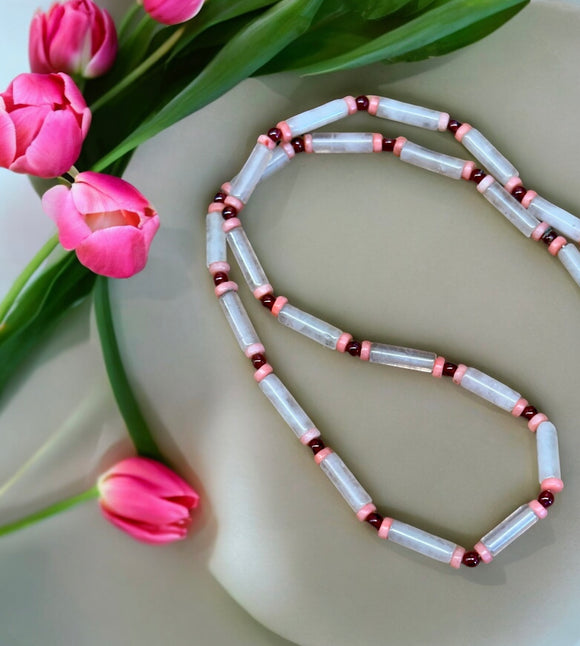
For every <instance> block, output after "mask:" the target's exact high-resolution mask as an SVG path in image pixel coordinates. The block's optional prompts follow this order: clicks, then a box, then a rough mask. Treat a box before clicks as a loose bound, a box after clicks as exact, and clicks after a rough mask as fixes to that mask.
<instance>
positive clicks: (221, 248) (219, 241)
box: [205, 212, 228, 267]
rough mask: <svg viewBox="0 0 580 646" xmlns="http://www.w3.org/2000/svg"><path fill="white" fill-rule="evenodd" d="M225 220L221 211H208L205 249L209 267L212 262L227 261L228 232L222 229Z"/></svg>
mask: <svg viewBox="0 0 580 646" xmlns="http://www.w3.org/2000/svg"><path fill="white" fill-rule="evenodd" d="M223 222H224V220H223V218H222V214H221V213H217V212H213V213H208V214H207V215H206V217H205V249H206V262H207V266H208V267H209V266H210V265H211V264H212V262H225V261H226V260H227V257H228V255H227V250H226V234H225V233H224V231H223V229H222V224H223Z"/></svg>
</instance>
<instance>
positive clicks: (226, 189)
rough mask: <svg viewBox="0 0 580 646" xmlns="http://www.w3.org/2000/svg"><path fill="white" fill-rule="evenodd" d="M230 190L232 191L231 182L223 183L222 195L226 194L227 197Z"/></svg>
mask: <svg viewBox="0 0 580 646" xmlns="http://www.w3.org/2000/svg"><path fill="white" fill-rule="evenodd" d="M231 190H232V183H231V182H224V183H223V184H222V191H223V192H224V193H227V195H229V194H230V191H231Z"/></svg>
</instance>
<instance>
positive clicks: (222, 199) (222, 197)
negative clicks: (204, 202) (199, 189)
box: [213, 191, 227, 202]
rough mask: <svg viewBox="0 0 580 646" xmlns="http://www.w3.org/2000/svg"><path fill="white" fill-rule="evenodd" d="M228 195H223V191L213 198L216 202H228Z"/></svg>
mask: <svg viewBox="0 0 580 646" xmlns="http://www.w3.org/2000/svg"><path fill="white" fill-rule="evenodd" d="M226 197H227V195H226V194H225V193H222V192H221V191H220V192H219V193H216V194H215V195H214V197H213V201H214V202H225V201H226Z"/></svg>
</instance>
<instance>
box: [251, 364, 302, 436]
mask: <svg viewBox="0 0 580 646" xmlns="http://www.w3.org/2000/svg"><path fill="white" fill-rule="evenodd" d="M258 386H259V388H260V390H261V391H262V392H263V393H264V395H266V397H267V398H268V399H269V400H270V403H271V404H272V406H274V408H275V409H276V410H277V411H278V413H279V414H280V417H281V418H282V419H283V420H284V421H285V422H286V424H288V426H289V427H290V428H291V429H292V431H293V432H294V434H295V435H296V437H298V438H301V437H302V436H303V435H304V433H306V432H307V431H309V430H311V429H312V428H314V423H313V422H312V420H311V419H310V418H309V417H308V415H307V414H306V413H305V412H304V410H303V408H302V407H301V406H300V404H299V403H298V402H297V401H296V400H295V399H294V397H293V396H292V393H291V392H290V391H289V390H288V388H286V386H285V385H284V384H283V383H282V382H281V381H280V379H278V377H277V376H276V375H275V374H274V373H270V374H269V375H268V376H267V377H264V379H262V381H260V383H259V384H258Z"/></svg>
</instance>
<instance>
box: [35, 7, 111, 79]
mask: <svg viewBox="0 0 580 646" xmlns="http://www.w3.org/2000/svg"><path fill="white" fill-rule="evenodd" d="M116 55H117V32H116V31H115V23H114V22H113V19H112V18H111V16H110V15H109V14H108V13H107V11H105V10H104V9H101V8H100V7H98V6H97V5H96V4H95V3H94V2H93V1H92V0H68V1H67V2H64V3H60V2H55V3H54V4H53V5H52V7H51V8H50V9H49V10H48V12H46V13H43V12H42V11H40V10H39V11H37V12H36V14H35V16H34V18H33V19H32V22H31V23H30V37H29V41H28V56H29V58H30V69H31V70H32V71H33V72H41V73H43V74H46V73H49V72H66V73H67V74H71V75H80V76H84V77H85V78H95V77H96V76H101V75H102V74H104V73H105V72H107V71H108V70H109V68H110V67H111V65H112V64H113V62H114V60H115V56H116Z"/></svg>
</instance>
